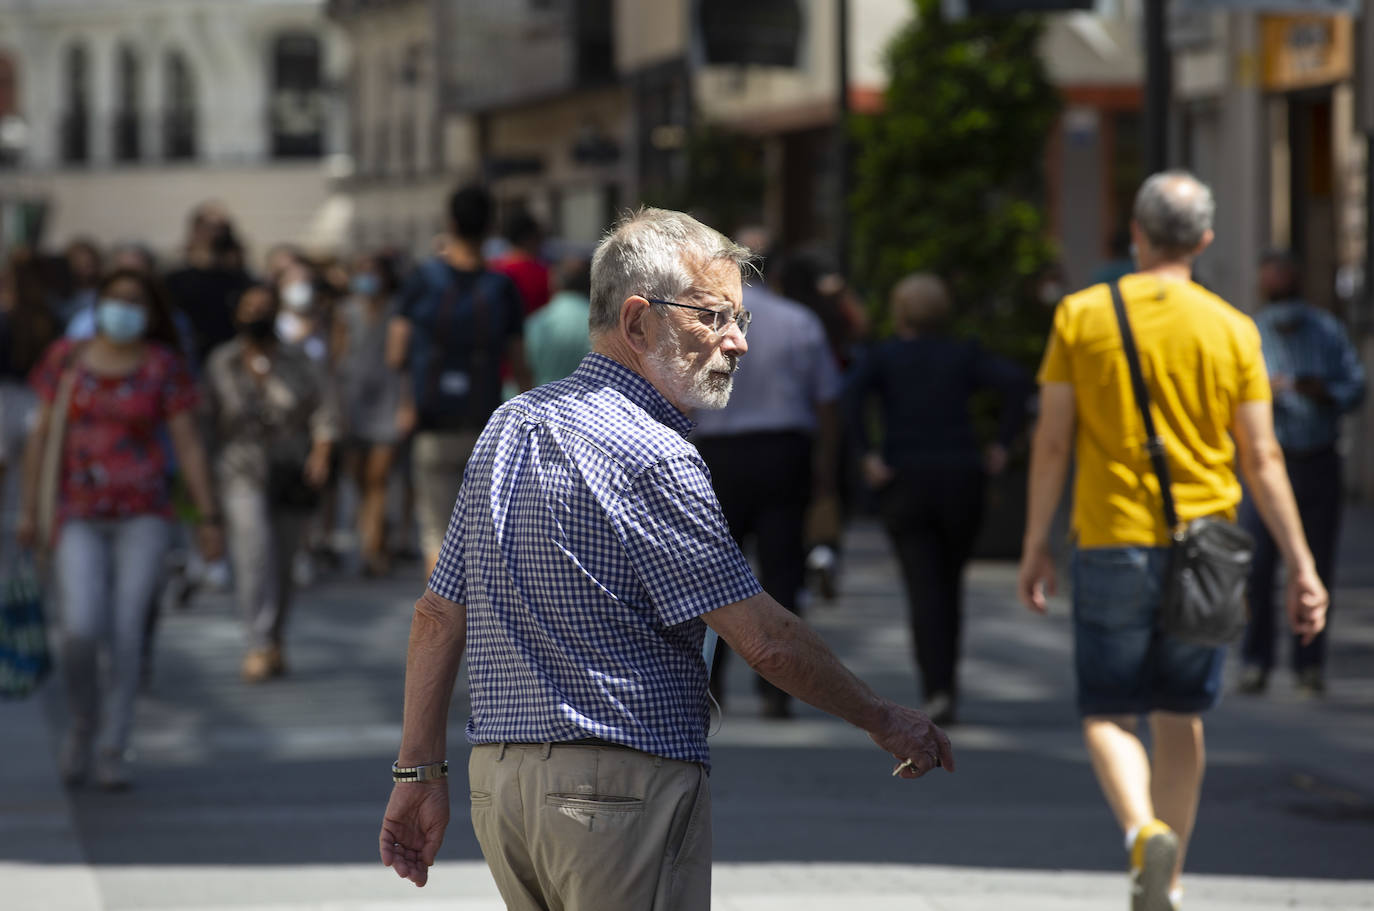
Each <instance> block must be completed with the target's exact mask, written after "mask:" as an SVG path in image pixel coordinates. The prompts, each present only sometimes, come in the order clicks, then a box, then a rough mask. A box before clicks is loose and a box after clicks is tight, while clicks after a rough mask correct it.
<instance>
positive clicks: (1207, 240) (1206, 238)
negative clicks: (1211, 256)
mask: <svg viewBox="0 0 1374 911" xmlns="http://www.w3.org/2000/svg"><path fill="white" fill-rule="evenodd" d="M1216 239H1217V235H1216V233H1215V232H1214V231H1213V230H1212V229H1211V228H1208V229H1207V232H1206V233H1205V234H1203V235H1202V241H1201V242H1200V243H1199V244H1198V245H1197V249H1196V250H1194V251H1193V256H1194V258H1196V257H1198V256H1201V255H1202V251H1203V250H1206V249H1207V248H1208V247H1210V246H1211V245H1212V241H1214V240H1216Z"/></svg>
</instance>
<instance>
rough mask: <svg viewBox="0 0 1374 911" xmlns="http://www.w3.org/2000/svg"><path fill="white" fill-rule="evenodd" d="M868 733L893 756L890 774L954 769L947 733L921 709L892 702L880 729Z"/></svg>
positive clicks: (914, 775) (911, 774) (918, 774)
mask: <svg viewBox="0 0 1374 911" xmlns="http://www.w3.org/2000/svg"><path fill="white" fill-rule="evenodd" d="M868 736H870V737H872V738H873V742H874V743H876V744H877V745H878V746H880V747H882V748H883V749H884V750H886V751H887V752H889V753H891V754H892V755H893V757H894V758H895V759H897V761H898V766H897V769H895V770H894V774H896V775H899V776H900V777H902V778H920V777H921V776H922V775H924V774H925V773H927V772H929V771H931V770H932V769H936V768H943V769H944V770H945V771H946V772H953V771H954V748H953V747H952V746H950V743H949V737H948V735H946V734H945V732H944V731H942V730H940V729H939V728H938V727H936V726H935V724H934V723H933V722H932V721H931V720H930V718H928V717H927V716H926V714H925V713H924V712H918V711H916V710H915V709H909V708H907V707H906V706H904V705H897V704H896V703H892V705H891V707H890V708H889V710H888V717H887V720H886V721H885V723H884V724H883V726H882V728H881V729H879V730H877V731H869V732H868ZM907 760H910V763H908V762H907Z"/></svg>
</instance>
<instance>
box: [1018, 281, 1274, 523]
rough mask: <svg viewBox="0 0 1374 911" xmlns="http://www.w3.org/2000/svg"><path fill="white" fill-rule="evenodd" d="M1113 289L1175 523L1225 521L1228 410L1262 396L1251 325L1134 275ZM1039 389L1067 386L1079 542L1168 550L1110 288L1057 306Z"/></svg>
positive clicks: (1198, 296) (1230, 488)
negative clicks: (1136, 358)
mask: <svg viewBox="0 0 1374 911" xmlns="http://www.w3.org/2000/svg"><path fill="white" fill-rule="evenodd" d="M1121 289H1122V297H1123V298H1124V300H1125V304H1126V313H1127V317H1128V318H1129V319H1130V322H1131V330H1132V332H1133V333H1134V335H1135V340H1136V347H1137V348H1138V350H1139V352H1140V361H1141V368H1142V372H1143V373H1144V374H1145V382H1146V385H1147V386H1148V388H1149V392H1150V399H1151V402H1152V407H1153V416H1154V421H1155V428H1156V430H1158V432H1159V434H1160V436H1161V437H1162V438H1163V440H1164V447H1165V452H1166V457H1167V459H1168V463H1169V470H1170V472H1171V473H1172V476H1173V494H1174V500H1175V503H1176V506H1177V508H1178V514H1179V518H1180V519H1182V520H1183V521H1191V520H1192V519H1196V518H1200V517H1202V516H1210V515H1218V514H1230V513H1232V512H1233V511H1234V510H1235V507H1236V506H1237V505H1238V504H1239V503H1240V499H1241V488H1240V482H1239V480H1238V479H1237V478H1236V473H1235V464H1234V463H1235V455H1236V448H1235V443H1234V441H1233V440H1232V438H1231V434H1230V430H1231V427H1232V426H1233V424H1234V421H1235V416H1236V410H1237V409H1238V408H1239V406H1240V405H1241V403H1243V402H1250V401H1268V400H1269V398H1270V392H1269V377H1268V374H1267V373H1266V372H1265V368H1264V358H1263V355H1262V354H1261V352H1260V336H1259V331H1258V329H1256V327H1255V322H1254V320H1252V319H1251V318H1250V317H1249V316H1247V315H1246V314H1244V313H1242V312H1240V311H1239V310H1237V309H1235V308H1234V307H1232V306H1231V305H1230V304H1228V303H1226V301H1224V300H1222V299H1221V298H1219V297H1217V296H1216V295H1214V294H1211V293H1210V292H1208V291H1206V290H1205V289H1203V288H1202V287H1200V286H1199V285H1196V284H1193V283H1192V282H1167V281H1163V280H1160V279H1158V278H1156V277H1154V276H1151V275H1147V274H1137V275H1129V276H1127V277H1126V278H1124V279H1122V281H1121ZM1040 382H1041V383H1071V384H1072V385H1073V390H1074V403H1075V408H1076V411H1077V420H1078V428H1077V442H1076V455H1077V474H1076V476H1075V480H1074V509H1073V526H1074V532H1075V534H1076V536H1077V539H1078V545H1079V546H1080V547H1085V548H1091V547H1120V546H1130V545H1142V546H1164V545H1165V544H1167V543H1168V541H1169V535H1168V530H1167V529H1166V528H1165V524H1164V514H1163V505H1162V500H1161V499H1160V493H1159V480H1158V479H1157V478H1156V477H1155V475H1154V472H1153V470H1152V469H1151V468H1150V461H1149V454H1148V453H1147V452H1146V450H1145V426H1144V422H1143V421H1142V419H1141V417H1140V413H1139V410H1138V409H1137V407H1136V403H1135V397H1134V394H1133V392H1132V390H1131V378H1130V369H1129V367H1128V366H1127V362H1126V354H1125V349H1124V348H1123V346H1122V343H1121V333H1120V330H1119V329H1118V327H1117V322H1116V315H1115V311H1114V309H1113V307H1112V298H1111V291H1110V289H1109V288H1108V286H1106V285H1095V286H1093V287H1091V288H1088V289H1087V290H1085V291H1081V292H1079V293H1078V294H1073V295H1070V296H1069V297H1066V298H1065V299H1064V300H1063V301H1062V302H1061V303H1060V304H1059V307H1058V309H1057V311H1056V312H1055V315H1054V328H1053V330H1052V331H1051V334H1050V343H1049V348H1048V349H1047V350H1046V352H1045V357H1044V361H1043V363H1042V364H1041V367H1040Z"/></svg>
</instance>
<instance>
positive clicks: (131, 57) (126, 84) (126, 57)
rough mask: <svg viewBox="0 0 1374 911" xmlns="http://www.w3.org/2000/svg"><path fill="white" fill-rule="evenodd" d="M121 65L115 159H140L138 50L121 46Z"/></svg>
mask: <svg viewBox="0 0 1374 911" xmlns="http://www.w3.org/2000/svg"><path fill="white" fill-rule="evenodd" d="M118 67H119V69H118V71H117V72H116V76H117V79H116V82H115V91H116V92H117V93H118V94H117V96H116V99H117V101H118V105H119V107H118V109H117V110H116V111H115V120H114V156H115V161H138V159H139V157H140V152H141V151H142V150H141V148H140V131H139V117H138V112H139V108H140V107H141V105H140V104H139V101H140V98H139V95H140V92H139V87H140V82H141V80H142V75H143V73H142V67H141V66H140V62H139V59H138V52H137V51H135V50H134V49H133V48H131V47H129V46H128V45H124V46H123V47H121V48H120V49H119V60H118Z"/></svg>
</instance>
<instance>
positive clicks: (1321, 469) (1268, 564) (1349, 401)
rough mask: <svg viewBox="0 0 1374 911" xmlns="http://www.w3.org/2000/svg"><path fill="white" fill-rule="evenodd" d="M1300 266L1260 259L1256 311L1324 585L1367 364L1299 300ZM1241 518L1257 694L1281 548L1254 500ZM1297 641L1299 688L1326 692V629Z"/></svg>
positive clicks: (1270, 634) (1286, 457) (1269, 639)
mask: <svg viewBox="0 0 1374 911" xmlns="http://www.w3.org/2000/svg"><path fill="white" fill-rule="evenodd" d="M1299 289H1300V282H1299V274H1298V266H1297V263H1296V262H1294V260H1293V258H1292V257H1291V256H1290V255H1288V254H1287V253H1282V252H1273V253H1270V254H1268V255H1266V256H1265V257H1264V260H1263V262H1262V263H1261V264H1260V292H1261V294H1262V295H1263V297H1264V300H1265V304H1264V306H1262V307H1261V308H1260V311H1259V313H1258V314H1256V316H1255V324H1256V325H1258V326H1259V332H1260V342H1261V348H1262V350H1263V352H1264V363H1265V368H1266V369H1267V370H1268V371H1269V385H1270V386H1271V387H1272V389H1273V391H1274V431H1275V434H1276V435H1277V436H1278V440H1279V445H1280V446H1281V447H1283V461H1284V465H1285V466H1286V467H1287V469H1288V480H1289V483H1291V484H1292V485H1293V495H1294V496H1295V497H1296V498H1297V502H1298V514H1299V515H1300V516H1302V527H1303V530H1304V532H1306V534H1307V540H1308V542H1309V543H1310V544H1311V546H1312V557H1313V559H1314V560H1316V564H1317V575H1318V576H1320V577H1321V580H1322V583H1323V584H1324V585H1326V586H1327V588H1328V590H1329V589H1330V586H1331V580H1332V574H1333V573H1334V571H1335V568H1336V567H1335V564H1336V540H1337V536H1338V534H1339V532H1340V525H1341V496H1342V490H1341V475H1342V468H1343V465H1342V459H1341V456H1340V453H1339V452H1338V451H1337V444H1338V442H1339V439H1340V430H1341V427H1340V422H1341V416H1342V415H1344V414H1346V413H1348V412H1350V411H1352V410H1354V409H1355V408H1356V407H1357V406H1358V405H1359V404H1360V402H1361V401H1362V400H1363V399H1364V392H1365V376H1364V365H1363V364H1361V363H1360V355H1359V352H1357V351H1356V350H1355V346H1354V345H1352V344H1351V343H1350V337H1349V336H1348V335H1347V334H1346V331H1345V327H1344V326H1342V325H1341V323H1340V321H1339V320H1337V319H1336V317H1334V316H1332V315H1331V314H1330V313H1327V312H1325V311H1322V310H1318V309H1317V308H1316V307H1313V306H1312V305H1311V304H1309V303H1307V301H1305V300H1303V298H1302V293H1301V291H1300V290H1299ZM1240 516H1241V518H1240V521H1241V524H1242V525H1244V526H1245V528H1246V530H1247V531H1249V532H1250V533H1251V534H1252V535H1254V537H1255V561H1254V563H1252V564H1251V567H1250V586H1249V591H1250V626H1249V628H1248V629H1247V631H1246V635H1245V645H1244V647H1243V650H1242V654H1243V655H1244V659H1245V667H1244V669H1243V671H1242V672H1241V678H1240V689H1241V692H1245V693H1260V692H1263V691H1264V688H1265V686H1266V685H1267V684H1268V682H1269V672H1270V671H1271V670H1272V669H1273V667H1274V635H1275V633H1276V630H1275V628H1274V581H1275V574H1276V572H1277V570H1278V568H1279V567H1278V557H1279V551H1278V547H1277V546H1276V545H1275V543H1274V538H1273V536H1271V535H1270V534H1269V532H1268V529H1267V528H1266V527H1265V524H1264V520H1263V519H1262V518H1261V517H1260V512H1259V509H1258V508H1257V505H1256V503H1255V501H1254V498H1248V499H1246V501H1245V502H1244V503H1243V504H1242V506H1241V513H1240ZM1330 619H1331V613H1330V606H1329V605H1328V607H1327V628H1324V629H1323V630H1322V631H1321V632H1320V633H1318V634H1317V635H1316V637H1315V638H1314V639H1312V641H1311V642H1308V643H1306V644H1304V643H1303V642H1302V638H1301V637H1300V636H1297V635H1295V636H1293V637H1292V645H1291V647H1290V656H1291V661H1292V665H1293V673H1294V674H1295V675H1296V677H1297V685H1298V692H1299V693H1301V694H1302V695H1304V696H1320V695H1322V694H1323V693H1325V692H1326V637H1327V635H1328V632H1329V627H1330Z"/></svg>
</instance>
